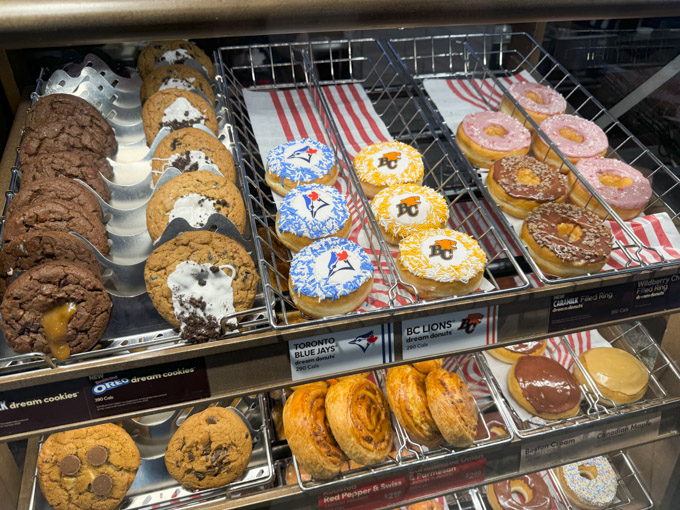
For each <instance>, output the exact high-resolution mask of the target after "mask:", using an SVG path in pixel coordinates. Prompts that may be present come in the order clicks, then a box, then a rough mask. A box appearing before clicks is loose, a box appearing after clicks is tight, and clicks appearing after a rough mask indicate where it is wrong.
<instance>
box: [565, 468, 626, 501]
mask: <svg viewBox="0 0 680 510" xmlns="http://www.w3.org/2000/svg"><path fill="white" fill-rule="evenodd" d="M557 479H558V480H559V482H560V485H561V486H562V490H564V493H565V495H566V496H567V499H568V500H569V502H570V503H571V504H572V505H575V506H577V507H578V508H588V509H598V508H606V507H608V506H609V505H610V504H611V503H612V501H614V497H615V496H616V489H617V485H618V484H617V481H616V473H615V472H614V469H613V468H612V466H611V464H610V463H609V461H608V460H607V459H606V458H604V457H602V456H600V457H594V458H592V459H587V460H582V461H581V462H575V463H573V464H568V465H566V466H562V467H559V468H557Z"/></svg>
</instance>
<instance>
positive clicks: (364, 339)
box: [350, 330, 378, 352]
mask: <svg viewBox="0 0 680 510" xmlns="http://www.w3.org/2000/svg"><path fill="white" fill-rule="evenodd" d="M376 340H378V337H377V336H375V335H374V334H373V330H371V331H369V332H368V333H364V334H363V335H359V336H358V337H356V338H355V339H354V340H352V341H351V342H350V343H351V344H353V345H356V346H358V347H361V350H362V351H364V352H366V350H367V349H368V348H369V347H370V346H371V345H373V344H374V343H375V342H376Z"/></svg>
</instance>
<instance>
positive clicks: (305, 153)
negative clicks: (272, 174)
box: [287, 145, 317, 163]
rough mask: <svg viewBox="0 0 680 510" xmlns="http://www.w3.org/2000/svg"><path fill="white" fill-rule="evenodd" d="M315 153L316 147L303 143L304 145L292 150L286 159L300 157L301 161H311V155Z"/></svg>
mask: <svg viewBox="0 0 680 510" xmlns="http://www.w3.org/2000/svg"><path fill="white" fill-rule="evenodd" d="M316 153H317V149H312V148H311V147H310V146H309V145H305V146H304V147H302V148H300V149H298V150H296V151H294V152H292V153H291V155H290V156H288V158H287V159H301V160H302V161H305V162H307V163H309V162H310V161H312V156H313V155H314V154H316Z"/></svg>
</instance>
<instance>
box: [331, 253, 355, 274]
mask: <svg viewBox="0 0 680 510" xmlns="http://www.w3.org/2000/svg"><path fill="white" fill-rule="evenodd" d="M345 270H349V271H354V267H352V264H350V262H349V254H348V253H347V251H345V250H342V251H341V252H338V253H335V252H334V251H332V252H331V259H330V260H329V261H328V277H329V278H331V277H332V276H333V275H334V274H335V273H337V272H339V271H345Z"/></svg>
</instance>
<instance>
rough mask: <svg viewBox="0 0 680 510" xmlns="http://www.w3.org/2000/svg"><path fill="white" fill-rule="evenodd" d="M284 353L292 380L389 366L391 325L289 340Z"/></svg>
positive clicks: (390, 359) (391, 338)
mask: <svg viewBox="0 0 680 510" xmlns="http://www.w3.org/2000/svg"><path fill="white" fill-rule="evenodd" d="M288 352H289V355H290V372H291V375H292V379H293V381H299V380H301V379H309V378H312V377H319V376H324V375H331V374H336V373H338V372H346V371H349V370H356V369H357V368H364V367H370V366H375V365H382V364H383V363H391V362H392V361H394V338H393V333H392V324H383V325H377V326H369V327H365V328H359V329H351V330H347V331H338V332H337V333H329V334H326V335H314V336H310V337H307V338H304V339H300V340H292V341H290V342H288Z"/></svg>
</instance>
